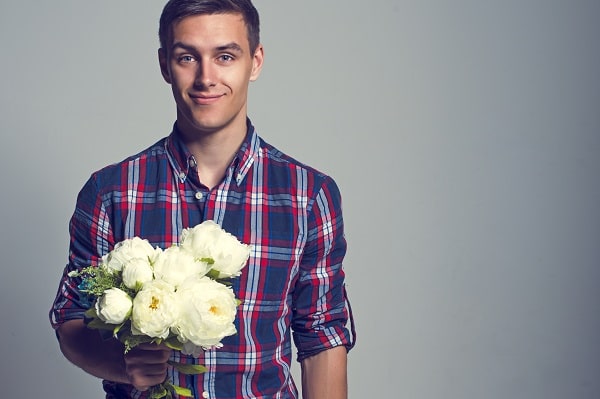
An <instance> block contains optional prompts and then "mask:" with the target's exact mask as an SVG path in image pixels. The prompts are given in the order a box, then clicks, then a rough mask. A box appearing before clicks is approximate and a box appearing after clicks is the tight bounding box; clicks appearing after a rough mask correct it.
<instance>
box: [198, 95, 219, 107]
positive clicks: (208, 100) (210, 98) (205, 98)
mask: <svg viewBox="0 0 600 399" xmlns="http://www.w3.org/2000/svg"><path fill="white" fill-rule="evenodd" d="M221 97H223V94H190V98H191V99H192V101H193V102H194V103H195V104H198V105H210V104H214V103H216V102H217V101H219V99H220V98H221Z"/></svg>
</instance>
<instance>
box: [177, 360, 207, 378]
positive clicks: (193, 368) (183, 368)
mask: <svg viewBox="0 0 600 399" xmlns="http://www.w3.org/2000/svg"><path fill="white" fill-rule="evenodd" d="M168 363H169V364H170V365H171V366H173V368H174V369H176V370H177V371H179V372H180V373H183V374H188V375H194V374H202V373H205V372H206V371H207V370H208V369H207V368H206V367H204V366H202V365H200V364H183V363H177V362H174V361H172V360H169V362H168Z"/></svg>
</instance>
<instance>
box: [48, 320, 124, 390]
mask: <svg viewBox="0 0 600 399" xmlns="http://www.w3.org/2000/svg"><path fill="white" fill-rule="evenodd" d="M58 336H59V342H60V350H61V351H62V353H63V354H64V356H65V357H66V358H67V359H68V360H69V361H70V362H71V363H73V364H74V365H76V366H78V367H80V368H81V369H83V370H84V371H86V372H87V373H89V374H91V375H93V376H96V377H98V378H102V379H106V380H110V381H115V382H121V383H128V378H127V374H126V372H125V362H124V360H123V345H122V344H121V343H120V342H119V341H118V340H116V339H109V340H104V339H102V337H101V336H100V334H99V332H98V330H92V329H89V328H87V327H86V326H85V324H84V323H83V320H69V321H67V322H65V323H64V324H63V325H61V326H60V327H59V329H58Z"/></svg>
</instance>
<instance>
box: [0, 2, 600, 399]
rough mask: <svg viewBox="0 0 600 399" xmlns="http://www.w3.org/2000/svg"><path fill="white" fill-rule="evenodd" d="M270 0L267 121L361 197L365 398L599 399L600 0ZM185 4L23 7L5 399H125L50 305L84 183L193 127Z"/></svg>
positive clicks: (8, 17)
mask: <svg viewBox="0 0 600 399" xmlns="http://www.w3.org/2000/svg"><path fill="white" fill-rule="evenodd" d="M256 5H257V7H258V9H259V11H260V12H261V15H262V22H263V27H262V28H263V29H262V32H263V43H264V45H265V50H266V64H265V68H264V70H263V73H262V76H261V77H260V79H259V80H258V81H257V82H255V83H253V84H252V88H251V99H250V101H251V104H250V114H251V116H252V119H253V121H254V123H255V125H256V126H257V128H258V129H259V132H260V133H261V134H262V136H264V137H265V138H266V139H267V140H268V141H270V142H271V143H272V144H274V145H276V146H278V147H280V148H281V149H283V150H285V151H287V152H288V153H290V154H291V155H293V156H295V157H297V158H299V159H301V160H303V161H304V162H306V163H309V164H311V165H313V166H315V167H317V168H319V169H322V170H323V171H326V172H328V173H329V174H331V175H332V176H333V177H334V178H335V179H336V180H337V182H338V183H339V186H340V188H341V190H342V194H343V196H344V211H345V220H346V223H347V238H348V241H349V244H350V249H349V253H348V256H347V260H346V270H347V274H348V286H349V293H350V296H351V299H352V305H353V308H354V311H355V314H356V323H357V326H358V332H359V341H358V346H357V347H356V349H355V350H354V351H353V352H352V353H351V354H350V358H349V359H350V364H349V381H350V382H349V384H350V397H351V398H417V399H436V398H441V397H444V398H456V399H462V398H469V399H476V398H492V399H496V398H497V399H505V398H523V399H567V398H569V399H570V398H589V399H592V398H594V399H597V398H599V397H600V378H599V377H600V345H599V344H598V337H599V336H600V307H599V305H600V245H599V244H600V174H599V172H600V117H599V115H600V112H599V111H600V79H599V75H598V71H600V46H599V45H598V38H599V37H600V24H598V20H599V19H600V2H598V1H593V0H590V1H584V0H571V1H566V0H564V1H557V0H519V1H516V0H509V1H485V0H482V1H467V0H459V1H444V0H422V1H412V0H408V1H405V0H374V1H369V2H367V1H358V0H347V1H341V0H339V1H338V0H335V1H334V0H328V1H323V0H306V1H300V2H299V1H274V0H256ZM162 6H163V1H162V0H120V1H116V0H106V1H87V0H55V1H35V2H34V1H22V2H21V1H10V2H9V1H7V0H2V1H1V2H0V40H1V42H2V49H1V50H0V57H1V64H0V68H1V72H2V73H1V74H0V132H1V135H2V136H1V137H2V145H1V146H0V151H1V156H0V162H1V169H0V176H1V179H2V180H1V183H2V194H1V198H2V206H1V207H0V208H1V212H2V215H1V221H2V229H1V231H2V233H1V234H2V240H1V241H0V242H1V243H2V274H1V277H0V284H1V288H0V312H1V313H0V315H1V320H2V321H1V325H2V327H1V328H0V345H1V346H0V348H1V352H0V353H1V354H2V366H1V367H2V370H1V372H0V387H1V393H0V396H2V397H4V398H49V399H59V398H100V397H101V396H102V394H101V388H100V382H99V381H97V380H95V379H94V378H92V377H89V376H86V375H85V374H84V373H82V372H81V371H79V370H78V369H77V368H75V367H74V366H72V365H70V364H69V363H68V362H67V361H66V360H64V358H62V356H61V355H60V353H59V350H58V346H57V343H56V341H55V338H54V335H53V332H52V330H51V329H50V326H49V323H48V319H47V311H48V309H49V307H50V304H51V302H52V300H53V297H54V294H55V290H56V287H57V283H58V278H59V275H60V273H61V270H62V268H63V266H64V264H65V262H66V258H67V245H68V235H67V222H68V219H69V217H70V215H71V213H72V211H73V207H74V203H75V197H76V194H77V192H78V191H79V189H80V187H81V186H82V184H83V183H84V181H85V180H86V179H87V177H88V176H89V174H90V173H91V172H92V171H93V170H96V169H98V168H100V167H102V166H104V165H106V164H108V163H112V162H115V161H118V160H121V159H122V158H124V157H125V156H127V155H129V154H132V153H134V152H137V151H138V150H140V149H142V148H145V147H146V146H148V145H149V144H151V143H153V142H155V141H156V140H158V139H159V138H161V137H162V136H164V135H166V134H167V133H169V130H170V128H171V124H172V122H173V120H174V115H175V111H174V106H173V102H172V100H171V94H170V91H169V88H168V86H167V85H166V84H164V83H163V82H162V80H161V76H160V73H159V69H158V64H157V62H156V48H157V37H156V31H157V20H158V16H159V14H160V11H161V8H162ZM296 373H298V367H297V366H296Z"/></svg>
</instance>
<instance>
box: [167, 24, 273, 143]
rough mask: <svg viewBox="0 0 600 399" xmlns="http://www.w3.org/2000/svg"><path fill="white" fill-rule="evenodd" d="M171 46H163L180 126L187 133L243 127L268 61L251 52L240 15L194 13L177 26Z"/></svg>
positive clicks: (258, 50) (258, 51)
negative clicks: (254, 84) (254, 85)
mask: <svg viewBox="0 0 600 399" xmlns="http://www.w3.org/2000/svg"><path fill="white" fill-rule="evenodd" d="M171 39H172V40H171V42H170V44H171V47H170V48H167V49H160V50H159V61H160V66H161V71H162V74H163V77H164V78H165V80H166V81H167V83H169V84H171V87H172V90H173V95H174V97H175V102H176V103H177V125H178V127H179V128H180V129H181V130H182V131H183V133H184V134H187V135H190V134H198V133H213V132H217V131H221V130H227V129H228V128H230V129H236V130H239V129H243V131H244V132H245V126H246V101H247V97H248V85H249V83H250V81H253V80H255V79H256V78H258V75H259V73H260V69H261V67H262V61H263V50H262V47H261V46H259V47H258V48H257V50H256V51H255V52H254V53H253V54H252V53H251V52H250V45H249V43H248V35H247V31H246V25H245V23H244V20H243V19H242V16H241V15H239V14H214V15H195V16H190V17H186V18H184V19H182V20H181V21H180V22H178V23H176V24H174V26H173V29H172V37H171Z"/></svg>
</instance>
